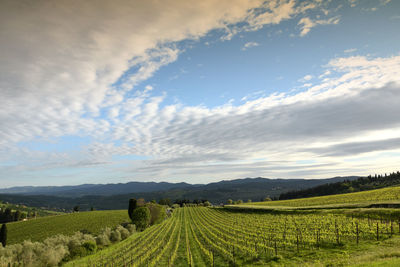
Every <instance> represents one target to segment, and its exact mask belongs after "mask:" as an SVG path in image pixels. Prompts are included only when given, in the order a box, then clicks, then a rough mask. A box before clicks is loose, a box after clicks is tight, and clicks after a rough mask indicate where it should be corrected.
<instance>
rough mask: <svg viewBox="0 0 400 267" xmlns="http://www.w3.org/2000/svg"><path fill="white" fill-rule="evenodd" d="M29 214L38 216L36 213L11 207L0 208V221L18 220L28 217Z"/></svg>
mask: <svg viewBox="0 0 400 267" xmlns="http://www.w3.org/2000/svg"><path fill="white" fill-rule="evenodd" d="M28 216H30V217H36V213H35V212H33V213H32V214H27V213H26V212H21V211H19V210H16V211H12V210H11V209H10V208H5V209H4V208H3V209H2V208H0V223H8V222H16V221H20V220H23V219H26V218H27V217H28Z"/></svg>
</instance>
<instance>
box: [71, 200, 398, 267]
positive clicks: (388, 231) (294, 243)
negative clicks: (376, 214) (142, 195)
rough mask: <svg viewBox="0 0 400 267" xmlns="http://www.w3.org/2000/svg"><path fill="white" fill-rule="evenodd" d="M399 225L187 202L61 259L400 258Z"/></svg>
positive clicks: (281, 262)
mask: <svg viewBox="0 0 400 267" xmlns="http://www.w3.org/2000/svg"><path fill="white" fill-rule="evenodd" d="M399 231H400V222H399V221H398V218H397V220H395V221H394V220H373V219H363V218H352V217H351V216H345V215H343V214H333V213H332V214H330V213H308V214H304V213H300V212H299V213H296V212H294V213H291V214H290V213H286V214H285V213H282V214H279V213H278V214H270V213H265V212H238V211H237V212H235V211H230V210H226V209H223V208H206V207H184V208H178V209H176V210H175V211H174V212H173V215H172V217H171V218H169V219H167V220H165V221H164V222H163V223H161V224H159V225H155V226H152V227H150V228H148V229H146V230H145V231H143V232H141V233H137V234H135V235H133V236H131V237H130V238H128V239H126V240H124V241H122V242H120V243H118V244H116V245H114V246H111V247H109V248H106V249H104V250H102V251H100V252H99V253H97V254H94V255H91V256H88V257H85V258H82V259H79V260H76V261H72V262H69V263H68V264H67V265H66V266H304V265H310V266H313V265H314V266H327V265H328V266H329V264H342V265H352V264H355V265H357V264H361V265H362V264H365V263H366V262H368V263H371V262H376V263H380V262H382V261H387V262H391V263H394V264H400V253H399V252H398V250H399V247H400V234H399ZM363 266H364V265H363Z"/></svg>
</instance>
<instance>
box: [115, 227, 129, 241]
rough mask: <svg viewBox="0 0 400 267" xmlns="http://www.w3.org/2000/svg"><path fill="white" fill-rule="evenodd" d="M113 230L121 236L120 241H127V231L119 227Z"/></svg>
mask: <svg viewBox="0 0 400 267" xmlns="http://www.w3.org/2000/svg"><path fill="white" fill-rule="evenodd" d="M115 230H116V231H118V232H119V233H120V234H121V239H122V240H123V239H127V238H128V236H129V235H130V233H129V231H128V229H126V228H124V227H122V226H121V225H119V226H118V227H117V229H115Z"/></svg>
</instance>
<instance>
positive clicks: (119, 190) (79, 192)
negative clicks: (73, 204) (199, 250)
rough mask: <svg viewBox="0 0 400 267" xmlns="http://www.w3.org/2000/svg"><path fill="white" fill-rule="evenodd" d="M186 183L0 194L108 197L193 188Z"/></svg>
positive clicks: (36, 188) (54, 188)
mask: <svg viewBox="0 0 400 267" xmlns="http://www.w3.org/2000/svg"><path fill="white" fill-rule="evenodd" d="M194 186H196V185H191V184H187V183H166V182H160V183H156V182H129V183H118V184H82V185H76V186H20V187H11V188H4V189H0V194H19V195H48V196H62V197H80V196H85V195H99V196H110V195H117V194H127V193H136V192H154V191H161V190H170V189H173V188H186V187H194Z"/></svg>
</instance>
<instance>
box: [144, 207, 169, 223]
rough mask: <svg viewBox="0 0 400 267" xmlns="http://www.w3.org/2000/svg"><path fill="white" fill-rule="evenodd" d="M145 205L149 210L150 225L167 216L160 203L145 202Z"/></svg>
mask: <svg viewBox="0 0 400 267" xmlns="http://www.w3.org/2000/svg"><path fill="white" fill-rule="evenodd" d="M146 207H147V208H148V209H149V210H150V225H153V224H157V223H160V222H162V221H163V220H164V219H165V217H167V211H166V209H165V207H164V206H162V205H159V204H155V203H147V204H146Z"/></svg>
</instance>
